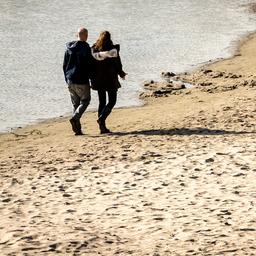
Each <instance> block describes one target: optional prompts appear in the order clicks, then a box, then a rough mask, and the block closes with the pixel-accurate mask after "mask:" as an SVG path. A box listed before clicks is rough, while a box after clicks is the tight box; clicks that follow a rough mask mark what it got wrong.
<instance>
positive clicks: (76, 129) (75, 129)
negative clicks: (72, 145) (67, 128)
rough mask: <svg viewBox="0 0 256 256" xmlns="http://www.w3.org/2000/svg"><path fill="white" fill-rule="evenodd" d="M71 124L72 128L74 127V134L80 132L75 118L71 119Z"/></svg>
mask: <svg viewBox="0 0 256 256" xmlns="http://www.w3.org/2000/svg"><path fill="white" fill-rule="evenodd" d="M69 122H70V124H71V126H72V130H73V132H74V133H77V132H79V130H78V127H77V121H76V120H75V119H74V118H71V119H70V120H69Z"/></svg>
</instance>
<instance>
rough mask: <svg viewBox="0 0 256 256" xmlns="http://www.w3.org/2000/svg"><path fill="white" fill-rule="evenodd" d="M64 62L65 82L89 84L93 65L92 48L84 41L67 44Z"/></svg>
mask: <svg viewBox="0 0 256 256" xmlns="http://www.w3.org/2000/svg"><path fill="white" fill-rule="evenodd" d="M66 47H67V49H66V51H65V56H64V62H63V71H64V76H65V81H66V82H67V83H68V84H89V77H90V73H91V69H92V65H93V63H92V62H93V59H92V54H91V48H90V46H89V44H88V43H86V42H84V41H73V42H69V43H67V44H66Z"/></svg>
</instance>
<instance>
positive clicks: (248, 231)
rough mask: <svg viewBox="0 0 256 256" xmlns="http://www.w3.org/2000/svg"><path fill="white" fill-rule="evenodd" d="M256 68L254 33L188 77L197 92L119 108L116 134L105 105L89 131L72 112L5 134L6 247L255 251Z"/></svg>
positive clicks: (2, 249) (2, 240) (1, 187)
mask: <svg viewBox="0 0 256 256" xmlns="http://www.w3.org/2000/svg"><path fill="white" fill-rule="evenodd" d="M205 70H212V71H211V72H205ZM216 72H224V73H225V75H223V76H222V77H217V78H216V77H215V75H216ZM211 73H212V74H211ZM229 73H232V74H237V76H238V78H231V75H226V74H229ZM214 74H215V75H214ZM240 75H241V77H239V76H240ZM254 75H256V36H251V37H250V39H249V40H247V41H246V42H244V43H243V44H242V47H241V49H240V52H239V54H238V55H237V56H236V57H234V58H232V59H229V60H225V61H221V62H218V63H215V64H213V65H210V66H207V67H204V68H203V69H202V68H200V69H199V70H196V71H195V72H194V73H192V74H189V75H184V77H182V78H183V79H184V80H187V81H189V82H193V83H194V84H195V85H196V88H194V89H191V90H185V91H184V92H183V93H181V94H180V95H169V97H162V98H157V99H155V98H152V99H149V101H148V103H147V104H146V105H145V106H144V107H141V108H130V109H116V110H114V112H113V114H112V115H111V117H110V118H109V120H108V124H109V127H110V128H111V129H112V130H113V131H115V132H116V133H113V134H111V135H104V136H101V135H99V134H98V128H97V126H96V113H87V114H86V115H85V116H84V118H83V120H82V121H83V127H84V131H85V133H86V135H85V136H81V137H75V136H73V135H72V133H71V131H70V126H69V123H68V121H67V119H63V120H58V121H51V122H46V123H43V124H38V125H33V126H29V127H26V128H23V129H19V130H17V131H15V132H14V133H9V134H4V135H1V136H0V145H1V147H0V158H1V160H0V166H1V169H0V195H1V199H0V214H1V219H0V255H15V256H16V255H104V256H108V255H109V256H110V255H111V256H112V255H138V256H144V255H150V256H159V255H161V256H162V255H164V256H165V255H256V208H255V206H256V186H255V177H256V144H255V142H256V139H255V133H256V129H255V125H256V121H255V116H256V104H255V99H256V87H255V86H254V85H253V82H252V80H253V79H254ZM214 77H215V78H214ZM255 80H256V79H255ZM244 81H248V83H245V82H244ZM202 83H208V85H207V84H206V85H205V84H204V85H201V84H202ZM209 83H212V84H209ZM233 85H236V86H233ZM223 88H224V89H223Z"/></svg>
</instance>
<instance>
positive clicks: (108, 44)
mask: <svg viewBox="0 0 256 256" xmlns="http://www.w3.org/2000/svg"><path fill="white" fill-rule="evenodd" d="M112 46H113V42H112V40H111V34H110V33H109V32H108V31H103V32H101V33H100V36H99V38H98V39H97V41H96V43H95V45H94V48H95V49H96V50H98V51H107V50H110V49H111V48H112Z"/></svg>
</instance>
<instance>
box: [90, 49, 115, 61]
mask: <svg viewBox="0 0 256 256" xmlns="http://www.w3.org/2000/svg"><path fill="white" fill-rule="evenodd" d="M91 51H92V56H93V58H94V59H96V60H98V61H102V60H105V59H107V58H116V57H117V56H118V52H117V50H116V49H112V50H110V51H104V52H94V51H93V49H92V50H91Z"/></svg>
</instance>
